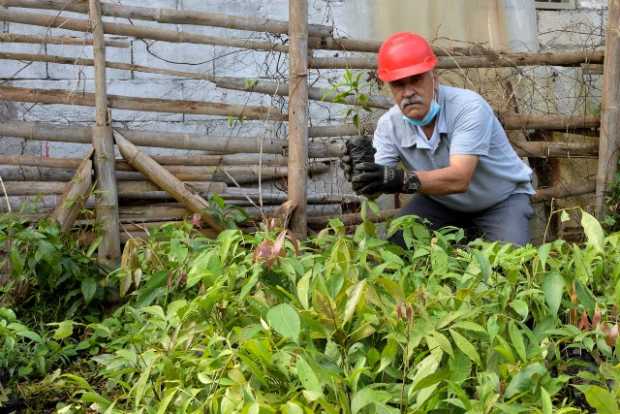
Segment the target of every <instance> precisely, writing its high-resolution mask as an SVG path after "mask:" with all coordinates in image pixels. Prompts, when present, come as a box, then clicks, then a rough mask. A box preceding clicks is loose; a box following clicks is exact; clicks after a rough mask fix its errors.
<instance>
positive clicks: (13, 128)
mask: <svg viewBox="0 0 620 414" xmlns="http://www.w3.org/2000/svg"><path fill="white" fill-rule="evenodd" d="M316 128H317V127H314V128H310V131H311V132H314V131H316ZM318 128H323V127H318ZM88 130H89V129H88V128H59V127H53V126H45V124H36V123H34V124H33V123H21V122H7V123H5V124H1V123H0V136H7V137H9V136H13V137H21V138H26V139H38V140H46V141H60V142H74V143H87V142H89V138H88V136H87V133H88ZM119 131H121V133H122V134H123V135H125V136H126V137H128V138H131V139H130V140H131V141H132V142H133V143H134V144H136V145H141V146H162V147H166V148H182V149H196V150H200V149H203V150H216V151H228V152H237V151H239V152H245V151H255V152H259V151H260V148H259V147H258V146H257V145H256V142H257V139H256V138H253V137H248V138H247V139H246V138H236V137H231V138H227V137H203V136H194V135H192V134H189V135H185V134H161V133H160V134H159V135H160V136H159V137H158V136H157V134H158V132H156V131H138V130H122V129H121V130H119ZM328 132H329V131H328ZM341 132H342V131H341ZM344 132H345V133H341V134H340V136H346V135H348V133H346V131H344ZM315 133H316V132H315ZM350 135H352V136H353V135H359V133H355V131H351V132H350ZM151 136H152V137H154V138H157V140H155V141H151V140H150V139H149V137H151ZM202 138H204V139H202ZM0 139H1V138H0ZM228 139H230V140H231V142H230V145H229V146H228V148H227V145H226V141H227V140H228ZM513 146H514V147H515V150H516V151H517V154H519V156H522V157H526V156H527V157H535V158H573V157H588V158H592V157H596V155H597V153H598V145H597V144H596V143H568V142H544V141H528V142H524V143H513ZM263 148H264V152H265V153H266V154H263V155H262V156H261V155H259V154H242V155H243V156H242V157H241V156H240V155H225V156H221V155H217V156H214V155H191V156H187V157H175V156H157V157H154V159H155V160H156V161H157V162H158V163H161V164H163V165H180V164H186V165H205V166H209V165H225V166H228V165H231V166H232V165H239V164H243V165H253V164H258V163H259V162H260V160H261V157H262V164H263V165H265V166H276V165H284V164H285V163H286V162H287V159H286V158H285V157H282V156H278V155H276V154H277V153H278V152H279V153H282V152H284V151H285V148H286V145H285V143H282V142H278V141H266V143H265V144H264V147H263ZM343 154H344V144H343V143H342V142H339V143H320V142H313V143H310V156H311V157H313V158H321V157H323V158H328V157H340V156H342V155H343ZM77 164H79V160H75V159H73V160H71V159H53V158H52V159H49V158H48V159H46V158H41V157H33V156H12V155H11V156H9V155H4V156H3V155H0V165H21V166H35V167H43V168H76V167H77ZM116 165H117V170H121V171H127V170H129V166H128V165H127V163H126V162H125V161H122V160H117V161H116Z"/></svg>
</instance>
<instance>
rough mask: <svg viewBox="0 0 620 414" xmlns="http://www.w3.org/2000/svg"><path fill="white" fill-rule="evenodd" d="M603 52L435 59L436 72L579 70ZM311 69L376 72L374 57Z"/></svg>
mask: <svg viewBox="0 0 620 414" xmlns="http://www.w3.org/2000/svg"><path fill="white" fill-rule="evenodd" d="M604 58H605V52H604V51H602V50H598V49H597V50H592V51H581V50H577V51H567V52H553V53H551V52H543V53H525V52H520V53H497V54H495V55H484V56H439V57H438V62H437V66H436V69H467V68H511V67H520V66H545V65H553V66H580V65H581V64H582V63H602V62H603V60H604ZM309 66H310V68H312V69H367V70H375V69H377V59H376V57H375V56H361V57H360V56H355V57H314V58H311V59H310V62H309Z"/></svg>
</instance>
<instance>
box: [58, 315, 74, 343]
mask: <svg viewBox="0 0 620 414" xmlns="http://www.w3.org/2000/svg"><path fill="white" fill-rule="evenodd" d="M72 334H73V321H71V320H68V321H62V322H60V323H59V324H58V328H56V330H55V331H54V339H57V340H60V339H65V338H68V337H70V336H71V335H72Z"/></svg>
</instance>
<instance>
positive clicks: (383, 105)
mask: <svg viewBox="0 0 620 414" xmlns="http://www.w3.org/2000/svg"><path fill="white" fill-rule="evenodd" d="M0 56H1V54H0ZM211 80H212V82H214V83H215V86H217V87H218V88H225V89H233V90H239V91H246V92H256V93H263V94H267V95H279V96H288V94H289V89H288V82H273V81H266V80H254V79H244V78H234V77H221V76H218V77H214V78H212V79H211ZM336 94H337V92H336V91H334V90H333V89H328V88H317V87H309V88H308V99H311V100H314V101H322V102H335V103H342V104H345V105H361V104H360V102H359V101H358V98H357V97H355V96H347V97H345V98H343V99H342V100H341V101H337V100H336V99H335V96H336ZM393 105H394V103H393V102H392V100H391V99H390V98H388V97H387V96H380V95H378V96H369V97H368V101H367V102H365V103H364V104H363V106H365V107H368V108H380V109H390V108H391V107H392V106H393Z"/></svg>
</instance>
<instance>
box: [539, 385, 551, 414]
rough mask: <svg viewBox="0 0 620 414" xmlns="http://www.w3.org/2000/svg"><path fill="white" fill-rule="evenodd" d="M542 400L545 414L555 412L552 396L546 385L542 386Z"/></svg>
mask: <svg viewBox="0 0 620 414" xmlns="http://www.w3.org/2000/svg"><path fill="white" fill-rule="evenodd" d="M540 400H541V402H542V411H543V414H553V403H552V402H551V396H550V395H549V393H548V392H547V390H546V389H545V388H544V387H540Z"/></svg>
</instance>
